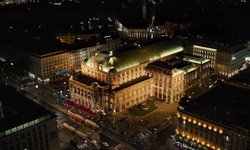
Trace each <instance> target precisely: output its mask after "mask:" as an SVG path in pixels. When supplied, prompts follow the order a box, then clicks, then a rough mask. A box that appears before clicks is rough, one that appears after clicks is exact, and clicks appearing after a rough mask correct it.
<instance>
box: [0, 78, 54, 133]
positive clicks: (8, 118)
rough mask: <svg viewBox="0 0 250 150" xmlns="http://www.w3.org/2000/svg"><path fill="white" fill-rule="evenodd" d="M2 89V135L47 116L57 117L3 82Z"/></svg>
mask: <svg viewBox="0 0 250 150" xmlns="http://www.w3.org/2000/svg"><path fill="white" fill-rule="evenodd" d="M0 88H1V94H0V133H1V132H4V131H6V130H9V129H12V128H14V127H17V126H20V125H23V124H25V123H29V122H31V121H33V120H36V119H38V118H42V117H45V116H49V118H51V119H52V118H56V117H57V116H56V115H55V114H54V113H53V112H51V111H49V110H47V109H45V108H44V107H42V106H40V105H39V104H37V103H35V102H34V101H32V100H30V99H29V98H27V97H25V96H24V95H22V94H21V93H18V92H17V91H16V89H14V88H11V87H9V86H7V85H5V84H4V83H1V82H0ZM44 121H45V120H44Z"/></svg>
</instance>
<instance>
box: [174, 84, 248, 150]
mask: <svg viewBox="0 0 250 150" xmlns="http://www.w3.org/2000/svg"><path fill="white" fill-rule="evenodd" d="M248 96H249V89H245V88H242V87H239V86H237V85H233V84H230V83H222V84H219V85H217V86H216V87H215V88H214V89H211V91H209V92H207V93H205V95H202V96H199V97H197V98H195V99H190V98H182V99H181V100H180V102H179V107H178V111H177V117H178V123H177V129H176V140H177V141H176V144H177V146H178V147H180V148H181V149H191V150H195V149H203V150H211V149H215V150H226V149H227V150H241V149H242V150H243V149H244V150H246V149H249V147H250V144H249V143H250V128H249V123H246V120H247V119H248V116H249V112H248V111H247V109H248V106H245V105H246V104H247V103H248V100H247V98H248ZM244 97H245V98H244Z"/></svg>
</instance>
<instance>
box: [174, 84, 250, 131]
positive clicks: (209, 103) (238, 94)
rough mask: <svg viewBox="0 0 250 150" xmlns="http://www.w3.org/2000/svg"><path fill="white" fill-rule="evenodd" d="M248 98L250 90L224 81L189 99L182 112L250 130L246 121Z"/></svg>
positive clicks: (249, 111) (248, 114) (249, 114)
mask: <svg viewBox="0 0 250 150" xmlns="http://www.w3.org/2000/svg"><path fill="white" fill-rule="evenodd" d="M249 97H250V89H248V88H244V87H243V86H238V85H237V84H234V83H231V82H227V81H224V82H221V83H219V84H217V85H216V86H214V88H212V89H211V90H209V91H207V92H206V93H204V94H202V95H200V96H198V97H195V98H194V99H191V101H190V102H189V104H188V105H187V107H186V108H185V109H184V111H186V112H190V113H192V114H195V115H197V116H201V117H202V118H203V119H204V118H207V119H209V120H213V121H214V122H217V123H220V124H221V123H223V124H224V125H227V126H234V127H239V128H245V129H250V123H249V122H248V121H246V120H249V119H250V110H249V106H248V102H249ZM179 110H180V109H179ZM180 111H183V110H180Z"/></svg>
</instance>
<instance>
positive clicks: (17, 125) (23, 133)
mask: <svg viewBox="0 0 250 150" xmlns="http://www.w3.org/2000/svg"><path fill="white" fill-rule="evenodd" d="M0 87H1V95H0V124H1V125H0V149H1V150H8V149H9V150H10V149H11V150H20V149H23V150H24V149H44V150H51V149H55V148H56V149H57V148H59V145H58V147H55V144H54V143H55V142H56V143H57V140H58V131H57V116H56V115H55V114H54V113H52V112H50V111H48V110H47V109H45V108H43V107H42V106H40V105H38V104H37V103H35V102H34V101H32V100H30V99H28V98H27V97H25V96H24V95H22V94H20V93H17V91H16V90H14V89H11V88H10V87H8V86H6V85H4V84H3V83H1V84H0Z"/></svg>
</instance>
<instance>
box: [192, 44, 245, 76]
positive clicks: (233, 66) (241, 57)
mask: <svg viewBox="0 0 250 150" xmlns="http://www.w3.org/2000/svg"><path fill="white" fill-rule="evenodd" d="M201 43H202V44H201ZM248 51H249V48H248V47H246V46H245V44H244V43H243V42H242V43H229V44H227V43H220V44H218V43H216V42H211V41H210V42H206V41H203V42H202V41H200V42H199V43H197V42H194V44H193V52H192V54H193V55H195V56H200V57H203V58H207V59H209V60H210V67H211V68H212V69H213V72H214V73H216V74H218V75H221V76H224V77H226V78H230V77H232V76H234V75H236V74H238V73H239V69H241V68H242V67H243V66H244V65H245V63H246V61H245V58H246V56H247V53H248Z"/></svg>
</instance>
